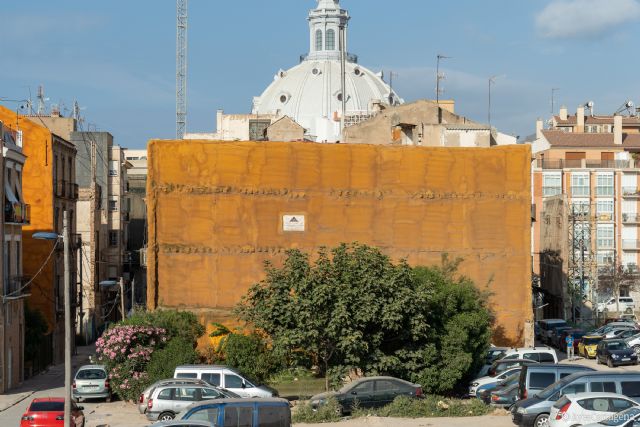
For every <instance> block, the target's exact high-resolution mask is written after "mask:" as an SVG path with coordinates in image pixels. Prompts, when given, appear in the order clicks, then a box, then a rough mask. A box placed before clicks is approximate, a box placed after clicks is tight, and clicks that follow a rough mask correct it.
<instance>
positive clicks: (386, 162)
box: [147, 141, 532, 345]
mask: <svg viewBox="0 0 640 427" xmlns="http://www.w3.org/2000/svg"><path fill="white" fill-rule="evenodd" d="M148 154H149V179H148V187H147V190H148V191H147V197H148V198H147V203H148V213H149V239H150V241H149V252H148V263H149V264H148V272H149V277H148V302H149V306H150V307H151V308H158V307H164V308H169V307H174V308H188V309H192V310H195V311H196V312H197V313H199V314H200V316H201V319H202V320H203V321H204V322H205V323H206V322H210V321H223V322H228V323H229V322H230V323H233V322H234V319H233V318H232V316H231V314H230V309H231V307H233V306H234V305H235V304H236V303H237V302H238V301H239V299H240V298H241V297H242V296H243V295H244V294H245V292H246V290H247V289H248V288H249V286H251V285H252V284H254V283H256V282H258V281H260V280H261V279H262V278H263V274H264V270H263V262H264V261H265V260H272V261H274V262H275V263H278V262H280V261H281V260H282V257H283V253H284V251H285V250H286V249H289V248H293V247H297V248H301V249H303V250H305V251H308V252H314V251H315V250H316V249H317V248H318V247H319V246H323V245H325V246H335V245H337V244H339V243H341V242H352V241H358V242H360V243H366V244H369V245H374V246H378V247H380V248H381V249H382V250H384V252H385V253H387V254H388V255H390V256H391V257H392V258H394V259H395V260H399V259H401V258H406V259H407V260H408V261H409V262H410V263H411V264H413V265H418V264H421V265H430V264H439V263H440V260H441V255H442V254H443V253H444V252H447V253H449V254H450V256H451V257H463V258H464V260H465V261H464V262H463V263H462V265H461V272H462V273H464V274H466V275H468V276H470V277H471V278H472V279H473V280H475V282H476V284H477V286H478V287H480V288H483V289H486V287H487V286H488V287H489V289H490V290H491V292H492V293H493V296H492V304H493V307H494V309H495V311H496V316H497V325H496V326H497V330H496V333H495V336H494V342H495V343H496V344H499V343H500V344H502V343H511V344H517V345H522V344H523V343H524V340H525V338H524V332H523V331H524V330H525V322H528V321H531V318H532V310H531V229H530V227H531V192H530V187H531V175H530V166H531V165H530V162H531V153H530V149H529V147H528V146H526V145H521V146H507V147H495V148H430V147H406V146H400V147H390V146H373V145H349V144H315V143H281V142H268V143H257V142H232V143H224V142H211V141H151V142H150V143H149V146H148ZM283 214H296V215H300V214H302V215H305V222H306V231H304V232H302V233H300V232H283V230H282V216H283Z"/></svg>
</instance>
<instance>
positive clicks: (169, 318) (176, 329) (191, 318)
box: [118, 310, 205, 344]
mask: <svg viewBox="0 0 640 427" xmlns="http://www.w3.org/2000/svg"><path fill="white" fill-rule="evenodd" d="M118 324H119V325H132V326H136V325H138V326H140V325H143V326H155V327H158V328H163V329H165V330H166V331H167V335H168V336H169V337H171V338H177V337H180V338H184V340H185V341H189V342H193V343H194V344H195V342H196V341H197V340H198V338H200V337H201V336H202V335H203V334H204V332H205V330H204V326H202V324H201V323H200V322H199V321H198V318H197V317H196V315H195V314H193V313H192V312H190V311H177V310H155V311H142V310H141V311H136V312H135V313H134V314H133V316H131V317H128V318H127V319H125V320H124V321H122V322H119V323H118Z"/></svg>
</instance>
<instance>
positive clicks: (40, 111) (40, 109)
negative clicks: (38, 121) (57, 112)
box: [37, 85, 49, 116]
mask: <svg viewBox="0 0 640 427" xmlns="http://www.w3.org/2000/svg"><path fill="white" fill-rule="evenodd" d="M48 100H49V98H45V97H44V86H42V85H40V86H38V110H37V112H38V115H39V116H40V115H44V114H46V106H45V104H44V103H45V102H46V101H48Z"/></svg>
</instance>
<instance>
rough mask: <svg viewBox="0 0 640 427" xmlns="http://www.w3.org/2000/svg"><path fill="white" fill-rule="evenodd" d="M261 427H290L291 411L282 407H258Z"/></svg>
mask: <svg viewBox="0 0 640 427" xmlns="http://www.w3.org/2000/svg"><path fill="white" fill-rule="evenodd" d="M257 425H259V426H260V427H289V426H290V425H291V421H290V420H289V410H288V409H287V408H283V407H282V406H258V424H257Z"/></svg>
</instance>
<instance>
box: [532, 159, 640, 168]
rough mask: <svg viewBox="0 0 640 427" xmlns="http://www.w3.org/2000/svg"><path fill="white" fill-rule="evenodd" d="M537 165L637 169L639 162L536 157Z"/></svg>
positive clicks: (543, 166) (542, 166) (541, 166)
mask: <svg viewBox="0 0 640 427" xmlns="http://www.w3.org/2000/svg"><path fill="white" fill-rule="evenodd" d="M536 163H537V167H538V168H541V169H569V168H574V169H577V168H581V169H639V168H640V162H637V161H633V160H588V159H576V160H567V159H557V160H546V159H538V161H537V162H536Z"/></svg>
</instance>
